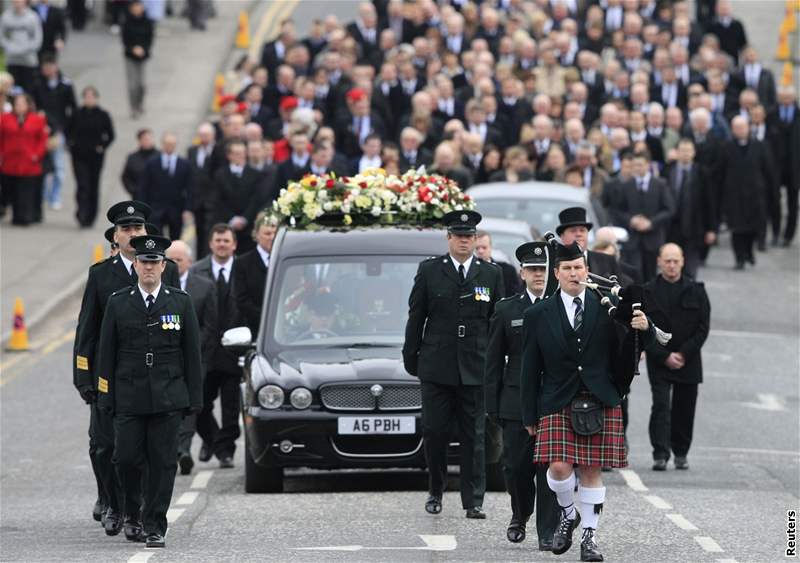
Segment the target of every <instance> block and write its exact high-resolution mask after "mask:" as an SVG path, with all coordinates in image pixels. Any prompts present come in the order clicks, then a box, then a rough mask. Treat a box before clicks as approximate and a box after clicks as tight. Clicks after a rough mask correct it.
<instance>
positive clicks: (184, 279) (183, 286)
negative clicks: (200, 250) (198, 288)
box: [180, 270, 189, 291]
mask: <svg viewBox="0 0 800 563" xmlns="http://www.w3.org/2000/svg"><path fill="white" fill-rule="evenodd" d="M188 278H189V270H186V271H185V272H183V275H182V276H181V277H180V280H181V289H182V290H183V291H186V280H187V279H188Z"/></svg>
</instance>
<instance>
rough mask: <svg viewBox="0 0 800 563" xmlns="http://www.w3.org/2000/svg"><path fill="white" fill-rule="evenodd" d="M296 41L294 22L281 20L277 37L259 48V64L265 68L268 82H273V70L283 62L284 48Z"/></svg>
mask: <svg viewBox="0 0 800 563" xmlns="http://www.w3.org/2000/svg"><path fill="white" fill-rule="evenodd" d="M296 41H297V31H296V29H295V25H294V22H293V21H292V20H290V19H286V20H283V21H282V22H281V29H280V32H279V33H278V37H277V39H275V40H274V41H269V42H267V43H265V44H264V48H263V49H262V50H261V66H263V67H265V68H266V69H267V72H268V73H269V80H270V83H272V84H274V83H275V71H276V70H277V69H278V66H280V65H281V64H282V63H283V60H284V57H285V56H286V50H287V49H288V48H289V47H291V46H292V45H294V44H295V42H296Z"/></svg>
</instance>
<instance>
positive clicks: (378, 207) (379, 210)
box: [370, 206, 381, 217]
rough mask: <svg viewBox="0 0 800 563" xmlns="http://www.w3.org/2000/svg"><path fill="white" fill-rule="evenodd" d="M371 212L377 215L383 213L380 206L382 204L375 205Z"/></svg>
mask: <svg viewBox="0 0 800 563" xmlns="http://www.w3.org/2000/svg"><path fill="white" fill-rule="evenodd" d="M370 213H372V214H373V215H374V216H375V217H380V214H381V208H380V206H375V207H373V208H372V209H371V210H370Z"/></svg>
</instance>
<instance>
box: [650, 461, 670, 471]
mask: <svg viewBox="0 0 800 563" xmlns="http://www.w3.org/2000/svg"><path fill="white" fill-rule="evenodd" d="M666 470H667V460H666V459H656V460H654V461H653V471H666Z"/></svg>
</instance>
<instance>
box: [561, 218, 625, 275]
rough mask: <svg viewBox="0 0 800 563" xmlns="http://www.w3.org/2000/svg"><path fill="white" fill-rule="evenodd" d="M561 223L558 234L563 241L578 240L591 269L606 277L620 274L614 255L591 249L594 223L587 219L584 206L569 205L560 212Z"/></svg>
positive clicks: (570, 242) (567, 243)
mask: <svg viewBox="0 0 800 563" xmlns="http://www.w3.org/2000/svg"><path fill="white" fill-rule="evenodd" d="M558 221H559V225H558V226H557V227H556V234H557V235H558V236H559V237H561V241H562V242H563V243H564V244H566V245H570V244H572V243H573V242H577V243H578V244H579V245H580V247H581V248H582V249H583V254H584V256H585V257H586V264H587V266H588V268H589V271H590V272H592V273H595V274H598V275H600V276H603V277H605V278H607V277H609V276H612V275H616V276H618V275H619V274H620V270H619V264H618V263H617V261H616V260H614V258H613V257H612V256H609V255H607V254H603V253H602V252H595V251H594V250H589V231H591V230H592V224H591V223H590V222H589V221H587V220H586V210H585V209H584V208H583V207H568V208H566V209H564V210H562V211H561V212H560V213H559V214H558Z"/></svg>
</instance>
